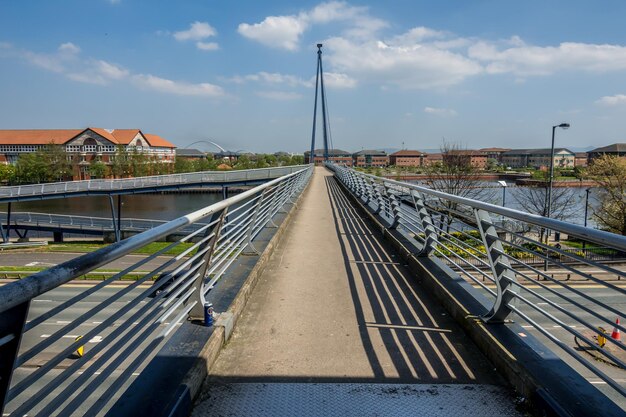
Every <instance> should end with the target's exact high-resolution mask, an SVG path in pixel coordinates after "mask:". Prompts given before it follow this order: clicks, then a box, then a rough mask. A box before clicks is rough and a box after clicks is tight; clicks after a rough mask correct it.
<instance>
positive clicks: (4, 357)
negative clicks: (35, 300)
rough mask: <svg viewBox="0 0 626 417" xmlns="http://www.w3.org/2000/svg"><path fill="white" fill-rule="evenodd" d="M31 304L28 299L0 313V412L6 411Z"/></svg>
mask: <svg viewBox="0 0 626 417" xmlns="http://www.w3.org/2000/svg"><path fill="white" fill-rule="evenodd" d="M29 306H30V301H26V302H24V303H22V304H18V305H16V306H15V307H12V308H10V309H8V310H6V311H4V312H2V313H0V413H2V412H3V411H4V403H5V400H6V397H7V393H8V392H9V386H10V384H11V377H12V376H13V367H14V366H15V361H16V359H17V353H18V350H19V347H20V341H21V339H22V331H23V330H24V324H26V317H27V316H28V309H29ZM3 415H4V414H3Z"/></svg>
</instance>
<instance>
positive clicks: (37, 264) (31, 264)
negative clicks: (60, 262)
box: [24, 261, 56, 266]
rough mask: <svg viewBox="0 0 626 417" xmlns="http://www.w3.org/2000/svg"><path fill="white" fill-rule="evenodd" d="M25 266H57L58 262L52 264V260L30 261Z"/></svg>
mask: <svg viewBox="0 0 626 417" xmlns="http://www.w3.org/2000/svg"><path fill="white" fill-rule="evenodd" d="M24 266H56V264H51V263H50V262H37V261H35V262H29V263H27V264H26V265H24Z"/></svg>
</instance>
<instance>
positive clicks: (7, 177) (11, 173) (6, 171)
mask: <svg viewBox="0 0 626 417" xmlns="http://www.w3.org/2000/svg"><path fill="white" fill-rule="evenodd" d="M14 180H15V166H13V165H10V164H0V182H3V183H12V182H13V181H14Z"/></svg>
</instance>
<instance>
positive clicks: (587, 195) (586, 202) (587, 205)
mask: <svg viewBox="0 0 626 417" xmlns="http://www.w3.org/2000/svg"><path fill="white" fill-rule="evenodd" d="M590 191H591V188H587V189H586V190H585V225H584V226H585V227H587V213H588V212H589V192H590ZM586 247H587V241H586V240H583V250H585V248H586Z"/></svg>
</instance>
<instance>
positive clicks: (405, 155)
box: [389, 149, 427, 167]
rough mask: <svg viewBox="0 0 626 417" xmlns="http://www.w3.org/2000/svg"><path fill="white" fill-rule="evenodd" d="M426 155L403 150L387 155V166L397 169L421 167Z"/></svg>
mask: <svg viewBox="0 0 626 417" xmlns="http://www.w3.org/2000/svg"><path fill="white" fill-rule="evenodd" d="M426 156H427V155H426V154H425V153H424V152H420V151H412V150H408V149H403V150H401V151H398V152H394V153H392V154H390V155H389V165H395V166H398V167H421V166H423V165H425V161H424V159H425V158H426Z"/></svg>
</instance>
